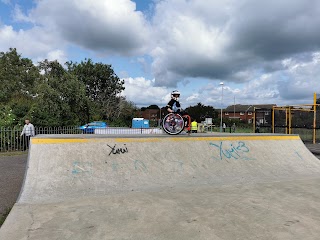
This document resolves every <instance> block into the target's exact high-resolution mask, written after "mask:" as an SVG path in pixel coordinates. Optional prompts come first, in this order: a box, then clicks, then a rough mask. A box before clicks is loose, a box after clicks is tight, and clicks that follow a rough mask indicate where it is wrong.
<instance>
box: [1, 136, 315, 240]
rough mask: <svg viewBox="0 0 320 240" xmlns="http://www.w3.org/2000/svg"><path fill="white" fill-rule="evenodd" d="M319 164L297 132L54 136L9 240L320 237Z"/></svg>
mask: <svg viewBox="0 0 320 240" xmlns="http://www.w3.org/2000/svg"><path fill="white" fill-rule="evenodd" d="M319 174H320V161H319V160H318V159H317V158H316V157H314V156H313V154H311V153H310V152H309V150H308V149H307V148H306V147H305V146H304V144H303V142H302V141H301V140H300V138H299V136H296V135H249V134H248V135H231V134H230V135H191V136H186V135H184V136H176V137H172V136H167V135H161V136H156V137H154V136H150V135H142V136H139V137H136V136H129V135H128V136H121V137H115V136H112V137H111V136H105V135H99V136H96V135H90V136H87V135H76V136H75V135H70V136H68V135H48V136H39V137H35V138H33V139H32V141H31V149H30V151H29V161H28V167H27V171H26V176H25V181H24V185H23V187H22V191H21V193H20V197H19V199H18V201H17V203H16V204H15V205H14V207H13V209H12V211H11V213H10V214H9V216H8V218H7V219H6V221H5V223H4V224H3V226H2V227H1V229H0V239H1V240H2V239H3V240H5V239H8V240H22V239H23V240H29V239H32V240H33V239H34V240H45V239H48V240H52V239H59V240H60V239H77V240H87V239H93V240H98V239H219V240H220V239H230V240H233V239H268V240H269V239H290V240H291V239H299V240H300V239H319V236H320V227H319V224H320V203H319V202H320V201H319V199H320V190H319V189H320V188H319V187H320V177H319Z"/></svg>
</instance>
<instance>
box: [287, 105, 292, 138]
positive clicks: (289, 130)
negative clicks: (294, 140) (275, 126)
mask: <svg viewBox="0 0 320 240" xmlns="http://www.w3.org/2000/svg"><path fill="white" fill-rule="evenodd" d="M291 120H292V118H291V107H290V106H289V121H288V123H289V128H288V132H289V134H291V133H292V128H291Z"/></svg>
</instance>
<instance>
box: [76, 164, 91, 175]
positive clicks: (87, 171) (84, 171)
mask: <svg viewBox="0 0 320 240" xmlns="http://www.w3.org/2000/svg"><path fill="white" fill-rule="evenodd" d="M72 165H73V169H72V174H73V175H91V174H92V163H90V162H81V161H75V162H73V164H72Z"/></svg>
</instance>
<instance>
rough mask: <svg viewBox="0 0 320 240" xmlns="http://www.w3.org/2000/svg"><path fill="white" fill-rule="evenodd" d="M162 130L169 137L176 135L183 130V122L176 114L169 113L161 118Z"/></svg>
mask: <svg viewBox="0 0 320 240" xmlns="http://www.w3.org/2000/svg"><path fill="white" fill-rule="evenodd" d="M162 128H163V130H164V131H165V132H166V133H168V134H170V135H177V134H179V133H181V132H182V131H183V129H184V120H183V118H182V116H181V115H180V114H178V113H169V114H167V115H166V116H165V117H164V118H163V121H162Z"/></svg>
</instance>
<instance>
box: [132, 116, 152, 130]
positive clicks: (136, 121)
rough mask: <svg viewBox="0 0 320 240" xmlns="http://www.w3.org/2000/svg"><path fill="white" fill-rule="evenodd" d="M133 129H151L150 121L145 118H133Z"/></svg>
mask: <svg viewBox="0 0 320 240" xmlns="http://www.w3.org/2000/svg"><path fill="white" fill-rule="evenodd" d="M132 128H149V120H148V119H143V118H133V119H132Z"/></svg>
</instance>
